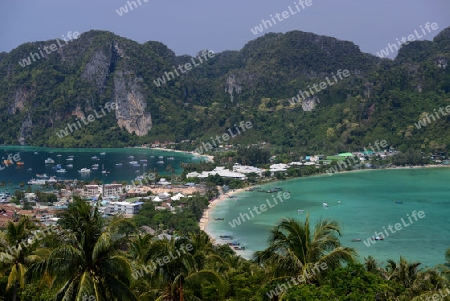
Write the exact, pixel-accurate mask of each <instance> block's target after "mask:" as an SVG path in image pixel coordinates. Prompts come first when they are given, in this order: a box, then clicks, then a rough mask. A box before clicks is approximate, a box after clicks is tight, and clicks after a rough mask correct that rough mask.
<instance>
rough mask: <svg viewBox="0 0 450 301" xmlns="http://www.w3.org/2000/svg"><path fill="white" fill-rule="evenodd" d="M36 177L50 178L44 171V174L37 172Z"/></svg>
mask: <svg viewBox="0 0 450 301" xmlns="http://www.w3.org/2000/svg"><path fill="white" fill-rule="evenodd" d="M36 177H38V178H41V179H42V178H48V176H47V175H46V174H45V173H43V174H38V173H37V174H36Z"/></svg>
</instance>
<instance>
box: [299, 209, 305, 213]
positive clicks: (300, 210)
mask: <svg viewBox="0 0 450 301" xmlns="http://www.w3.org/2000/svg"><path fill="white" fill-rule="evenodd" d="M297 212H305V210H302V209H298V210H297Z"/></svg>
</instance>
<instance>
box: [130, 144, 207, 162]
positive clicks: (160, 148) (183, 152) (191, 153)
mask: <svg viewBox="0 0 450 301" xmlns="http://www.w3.org/2000/svg"><path fill="white" fill-rule="evenodd" d="M135 148H145V149H154V150H160V151H164V152H174V153H181V154H187V155H194V156H196V157H205V158H206V159H207V160H208V161H210V162H213V161H214V156H209V155H201V154H198V153H196V152H190V151H182V150H176V149H170V148H162V147H145V146H136V147H135Z"/></svg>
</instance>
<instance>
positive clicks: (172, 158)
mask: <svg viewBox="0 0 450 301" xmlns="http://www.w3.org/2000/svg"><path fill="white" fill-rule="evenodd" d="M167 160H175V158H174V157H169V158H167Z"/></svg>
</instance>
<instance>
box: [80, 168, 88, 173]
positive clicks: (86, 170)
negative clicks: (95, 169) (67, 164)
mask: <svg viewBox="0 0 450 301" xmlns="http://www.w3.org/2000/svg"><path fill="white" fill-rule="evenodd" d="M78 172H80V173H90V172H91V170H90V169H89V168H82V169H80V170H79V171H78Z"/></svg>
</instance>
